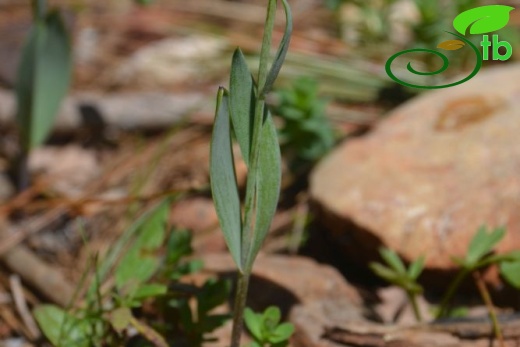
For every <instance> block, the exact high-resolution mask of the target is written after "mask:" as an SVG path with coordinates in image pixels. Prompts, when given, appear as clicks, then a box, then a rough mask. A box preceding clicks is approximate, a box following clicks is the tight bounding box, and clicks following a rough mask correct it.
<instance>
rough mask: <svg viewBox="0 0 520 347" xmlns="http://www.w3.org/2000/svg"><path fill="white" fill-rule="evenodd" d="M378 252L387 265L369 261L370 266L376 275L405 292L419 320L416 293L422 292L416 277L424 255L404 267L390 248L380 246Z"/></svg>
mask: <svg viewBox="0 0 520 347" xmlns="http://www.w3.org/2000/svg"><path fill="white" fill-rule="evenodd" d="M379 254H381V258H383V260H384V261H385V263H386V264H387V265H388V266H385V265H383V264H379V263H375V262H373V263H370V268H371V269H372V271H374V272H375V273H376V274H377V275H378V276H380V277H381V278H383V279H384V280H386V281H388V282H390V283H392V284H394V285H396V286H399V287H400V288H402V289H403V290H404V291H405V292H406V295H407V297H408V300H410V303H411V304H412V307H413V310H414V314H415V318H416V319H417V320H418V321H421V320H422V317H421V313H420V311H419V307H418V305H417V295H420V294H422V292H423V288H422V286H421V285H420V284H419V283H417V279H418V278H419V276H420V275H421V272H422V270H423V268H424V257H421V258H419V259H417V260H416V261H414V262H413V263H411V264H410V266H409V267H408V269H406V267H405V266H404V264H403V262H402V261H401V258H399V256H398V255H397V253H395V252H394V251H392V250H391V249H388V248H381V249H380V250H379Z"/></svg>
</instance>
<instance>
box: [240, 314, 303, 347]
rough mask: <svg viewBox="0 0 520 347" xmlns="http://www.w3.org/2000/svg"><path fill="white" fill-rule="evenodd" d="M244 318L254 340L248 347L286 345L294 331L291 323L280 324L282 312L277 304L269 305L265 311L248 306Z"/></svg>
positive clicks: (279, 346)
mask: <svg viewBox="0 0 520 347" xmlns="http://www.w3.org/2000/svg"><path fill="white" fill-rule="evenodd" d="M244 318H245V322H246V326H247V329H248V330H249V332H250V333H251V336H252V337H253V340H254V341H253V342H252V343H251V344H250V345H249V346H248V347H285V346H287V345H288V343H289V338H290V337H291V335H292V334H293V332H294V326H293V325H292V324H291V323H281V324H280V318H281V313H280V309H279V308H278V307H276V306H270V307H268V308H267V309H266V310H265V311H264V313H255V312H253V310H251V309H250V308H249V307H247V308H246V309H245V312H244Z"/></svg>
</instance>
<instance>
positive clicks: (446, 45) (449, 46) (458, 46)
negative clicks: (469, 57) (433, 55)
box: [437, 40, 465, 51]
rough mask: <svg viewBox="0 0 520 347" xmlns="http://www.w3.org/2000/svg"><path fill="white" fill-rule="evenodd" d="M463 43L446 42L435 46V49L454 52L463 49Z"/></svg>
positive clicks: (459, 41) (458, 41)
mask: <svg viewBox="0 0 520 347" xmlns="http://www.w3.org/2000/svg"><path fill="white" fill-rule="evenodd" d="M464 45H465V43H464V42H463V41H461V40H447V41H444V42H441V43H439V44H438V45H437V48H441V49H445V50H447V51H456V50H457V49H461V48H462V47H464Z"/></svg>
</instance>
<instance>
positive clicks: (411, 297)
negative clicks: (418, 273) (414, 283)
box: [406, 292, 422, 323]
mask: <svg viewBox="0 0 520 347" xmlns="http://www.w3.org/2000/svg"><path fill="white" fill-rule="evenodd" d="M406 294H407V296H408V300H409V301H410V302H411V303H412V308H413V314H414V316H415V319H416V320H417V321H418V322H419V323H421V322H422V315H421V311H420V310H419V305H418V304H417V296H416V295H415V294H413V293H410V292H406Z"/></svg>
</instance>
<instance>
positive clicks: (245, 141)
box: [229, 48, 255, 166]
mask: <svg viewBox="0 0 520 347" xmlns="http://www.w3.org/2000/svg"><path fill="white" fill-rule="evenodd" d="M254 107H255V94H254V89H253V77H252V76H251V72H250V71H249V68H248V67H247V63H246V60H245V58H244V55H243V54H242V51H241V50H240V48H237V49H236V50H235V53H234V54H233V60H232V63H231V77H230V81H229V110H230V113H231V121H232V122H233V130H234V132H235V135H236V138H237V141H238V144H239V145H240V151H241V152H242V157H243V158H244V161H245V163H246V165H247V166H249V155H250V153H251V142H252V141H253V118H254V112H255V110H254Z"/></svg>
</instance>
